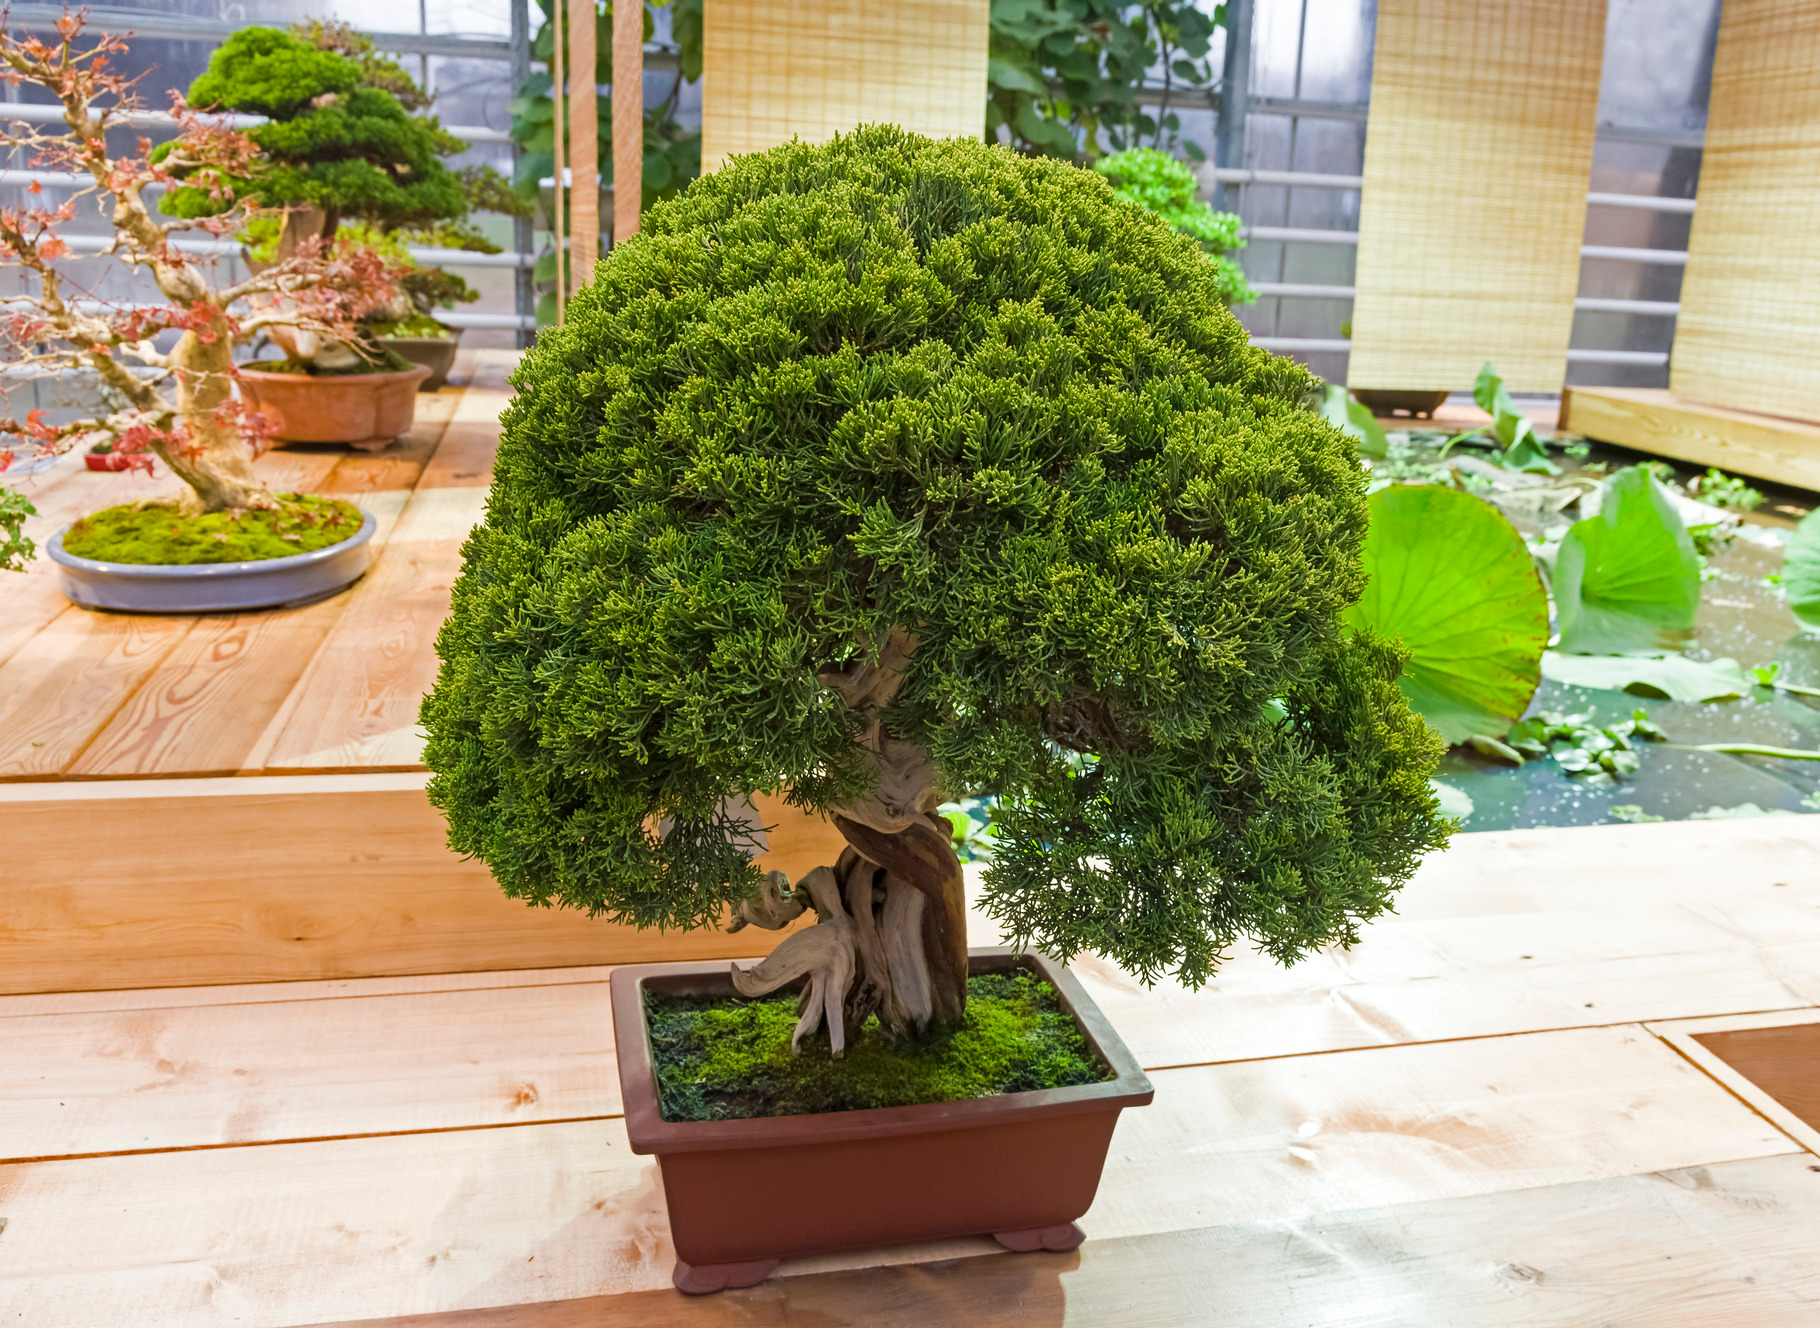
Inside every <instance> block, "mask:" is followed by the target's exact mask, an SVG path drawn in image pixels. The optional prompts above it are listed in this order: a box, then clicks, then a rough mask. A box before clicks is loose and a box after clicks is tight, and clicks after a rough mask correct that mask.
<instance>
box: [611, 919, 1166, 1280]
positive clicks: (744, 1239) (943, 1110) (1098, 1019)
mask: <svg viewBox="0 0 1820 1328" xmlns="http://www.w3.org/2000/svg"><path fill="white" fill-rule="evenodd" d="M971 955H972V963H971V965H970V971H972V972H974V973H986V972H994V971H999V970H1003V969H1008V968H1013V967H1028V968H1033V969H1035V970H1036V971H1037V972H1038V973H1040V974H1041V975H1042V976H1043V977H1044V978H1045V979H1046V980H1047V981H1048V982H1049V983H1050V984H1051V985H1052V986H1054V988H1055V989H1056V992H1057V993H1058V994H1059V996H1060V998H1061V1003H1062V1007H1063V1008H1064V1009H1065V1010H1067V1011H1068V1013H1069V1014H1070V1015H1072V1016H1073V1017H1074V1022H1075V1025H1076V1026H1077V1027H1078V1028H1079V1029H1080V1030H1081V1033H1082V1034H1083V1035H1084V1036H1085V1037H1086V1039H1087V1041H1088V1043H1089V1044H1090V1045H1091V1046H1092V1048H1093V1050H1094V1052H1095V1054H1096V1055H1098V1056H1099V1058H1100V1060H1101V1061H1102V1062H1103V1063H1104V1064H1105V1065H1106V1066H1107V1068H1108V1069H1109V1070H1111V1071H1112V1074H1113V1078H1111V1079H1108V1080H1106V1081H1105V1082H1103V1083H1097V1084H1082V1085H1079V1086H1076V1087H1072V1088H1053V1089H1044V1090H1042V1091H1039V1092H1030V1093H1004V1094H1000V1095H998V1096H996V1097H985V1098H971V1099H967V1100H965V1101H960V1102H932V1103H927V1104H923V1105H918V1106H910V1107H886V1108H880V1109H874V1110H866V1111H837V1112H823V1113H819V1114H815V1115H803V1116H772V1117H766V1118H763V1119H756V1120H726V1121H667V1120H665V1119H664V1118H663V1115H662V1113H661V1112H660V1110H659V1107H658V1100H657V1079H656V1075H655V1073H654V1071H653V1068H652V1057H651V1039H650V1034H649V1030H648V1028H647V1026H646V1023H645V1012H644V993H645V992H646V991H651V992H657V993H662V994H666V995H690V996H720V995H726V996H732V995H734V994H735V993H734V991H733V984H732V982H731V980H730V979H729V978H728V976H727V972H728V965H727V963H726V961H724V960H722V961H714V962H705V963H678V964H637V965H629V966H627V967H624V968H619V969H615V970H614V973H613V978H612V984H613V1031H614V1038H615V1046H616V1047H617V1048H618V1058H619V1083H620V1090H621V1092H622V1094H623V1096H624V1100H625V1109H626V1133H627V1134H628V1135H629V1136H630V1138H631V1143H632V1151H633V1152H635V1153H653V1154H656V1156H657V1161H658V1167H659V1170H660V1171H661V1172H662V1174H663V1183H664V1197H665V1200H666V1201H667V1203H668V1205H669V1210H670V1233H671V1238H672V1240H673V1241H674V1242H675V1246H676V1257H677V1266H676V1275H675V1280H676V1285H677V1286H678V1287H679V1288H680V1289H682V1290H684V1291H691V1292H702V1291H716V1290H719V1289H721V1288H722V1287H726V1286H749V1285H751V1284H752V1283H754V1282H757V1281H759V1280H761V1279H762V1278H764V1277H765V1276H767V1275H768V1274H769V1273H770V1271H771V1270H772V1269H773V1268H774V1267H776V1265H777V1261H778V1260H779V1259H782V1258H790V1257H794V1256H798V1255H806V1254H819V1253H825V1252H828V1251H831V1250H839V1249H854V1248H860V1247H864V1246H873V1245H888V1244H898V1243H902V1242H908V1241H922V1240H938V1239H942V1238H945V1237H952V1236H968V1235H992V1236H994V1237H996V1238H997V1239H998V1240H999V1241H1000V1242H1001V1243H1002V1244H1004V1245H1006V1246H1008V1247H1010V1248H1012V1249H1019V1250H1034V1249H1072V1248H1073V1247H1074V1246H1075V1245H1077V1244H1079V1243H1080V1240H1081V1233H1080V1230H1079V1228H1078V1227H1075V1226H1074V1225H1073V1222H1074V1220H1075V1219H1076V1218H1077V1217H1079V1216H1081V1214H1083V1213H1085V1212H1086V1211H1087V1209H1088V1207H1089V1205H1091V1204H1092V1202H1093V1195H1094V1191H1095V1190H1097V1189H1098V1188H1099V1183H1100V1170H1101V1168H1102V1167H1103V1166H1104V1164H1105V1161H1106V1150H1107V1148H1108V1147H1109V1145H1110V1144H1111V1142H1112V1129H1113V1126H1114V1125H1116V1124H1117V1123H1118V1118H1119V1112H1120V1111H1122V1110H1123V1109H1124V1108H1126V1107H1139V1106H1143V1105H1144V1104H1146V1103H1148V1102H1149V1101H1150V1099H1151V1098H1152V1096H1154V1093H1153V1090H1152V1089H1151V1086H1150V1080H1149V1079H1148V1078H1147V1077H1146V1076H1145V1074H1144V1071H1143V1069H1142V1068H1141V1067H1140V1066H1139V1065H1138V1063H1137V1061H1136V1060H1135V1059H1133V1057H1132V1055H1131V1053H1130V1052H1129V1051H1127V1050H1126V1048H1125V1044H1124V1043H1123V1042H1121V1041H1120V1040H1119V1037H1118V1035H1117V1034H1116V1033H1114V1032H1113V1031H1112V1026H1111V1025H1110V1024H1108V1023H1107V1022H1106V1018H1105V1016H1104V1015H1102V1014H1101V1013H1100V1012H1099V1009H1098V1007H1096V1006H1095V1005H1094V1004H1093V1002H1092V1001H1091V1000H1090V999H1088V996H1087V993H1086V992H1085V991H1083V990H1082V989H1081V985H1080V983H1078V982H1077V981H1075V978H1074V975H1073V974H1071V973H1069V972H1068V971H1067V970H1066V969H1065V968H1063V967H1062V966H1061V965H1059V964H1057V963H1055V962H1054V961H1052V960H1050V959H1047V958H1045V957H1044V956H1042V955H1039V954H1030V953H1026V954H1023V955H1018V954H1015V953H1014V952H1012V951H1010V950H1004V949H979V950H974V951H972V952H971Z"/></svg>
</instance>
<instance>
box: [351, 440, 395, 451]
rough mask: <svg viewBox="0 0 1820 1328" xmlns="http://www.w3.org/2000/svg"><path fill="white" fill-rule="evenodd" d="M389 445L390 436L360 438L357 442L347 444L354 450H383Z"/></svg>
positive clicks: (390, 443)
mask: <svg viewBox="0 0 1820 1328" xmlns="http://www.w3.org/2000/svg"><path fill="white" fill-rule="evenodd" d="M391 445H392V440H391V439H390V438H362V439H361V440H360V441H359V442H357V443H349V444H348V446H349V447H351V448H353V449H354V450H355V451H356V452H383V451H385V450H386V448H388V447H390V446H391Z"/></svg>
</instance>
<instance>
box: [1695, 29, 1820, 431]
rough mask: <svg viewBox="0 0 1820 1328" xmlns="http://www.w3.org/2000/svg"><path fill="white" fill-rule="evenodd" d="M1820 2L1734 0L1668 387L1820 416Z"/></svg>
mask: <svg viewBox="0 0 1820 1328" xmlns="http://www.w3.org/2000/svg"><path fill="white" fill-rule="evenodd" d="M1816 71H1820V0H1730V3H1728V4H1726V5H1725V7H1724V9H1723V10H1722V12H1721V14H1720V18H1719V35H1718V42H1717V45H1716V46H1715V48H1714V51H1713V73H1712V92H1711V97H1710V100H1709V102H1708V103H1707V114H1706V143H1705V149H1704V151H1703V152H1702V154H1701V158H1700V190H1699V195H1698V198H1699V208H1698V209H1697V210H1696V211H1695V212H1694V220H1693V229H1692V231H1691V233H1690V234H1689V236H1688V243H1687V252H1688V258H1687V273H1686V275H1685V276H1684V277H1683V278H1682V282H1681V314H1680V317H1679V318H1677V319H1676V322H1675V346H1674V352H1673V356H1672V359H1671V361H1670V367H1669V385H1670V387H1671V388H1672V389H1673V391H1674V392H1675V393H1676V395H1678V396H1683V397H1687V398H1689V399H1691V400H1694V401H1709V402H1712V403H1714V404H1716V405H1722V406H1733V407H1737V408H1739V409H1743V410H1761V411H1769V412H1771V413H1773V414H1777V415H1792V416H1795V417H1797V418H1800V419H1806V420H1820V375H1816V374H1815V372H1814V365H1815V363H1816V362H1817V361H1820V319H1816V318H1815V317H1814V309H1815V306H1816V305H1820V232H1816V230H1815V227H1814V224H1813V189H1814V180H1815V178H1816V176H1820V135H1817V134H1816V133H1815V132H1814V126H1815V125H1816V124H1820V73H1817V72H1816Z"/></svg>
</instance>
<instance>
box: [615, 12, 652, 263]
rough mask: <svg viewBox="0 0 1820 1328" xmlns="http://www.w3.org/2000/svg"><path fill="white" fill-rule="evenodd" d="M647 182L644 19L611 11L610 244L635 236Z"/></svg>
mask: <svg viewBox="0 0 1820 1328" xmlns="http://www.w3.org/2000/svg"><path fill="white" fill-rule="evenodd" d="M644 183H645V16H644V14H643V13H642V12H640V11H639V10H637V9H633V8H630V7H627V8H624V9H616V10H614V11H613V243H614V244H618V243H619V242H620V241H621V240H629V239H631V238H632V236H634V235H636V234H638V214H639V210H640V209H641V208H642V207H643V204H644Z"/></svg>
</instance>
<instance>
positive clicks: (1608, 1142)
mask: <svg viewBox="0 0 1820 1328" xmlns="http://www.w3.org/2000/svg"><path fill="white" fill-rule="evenodd" d="M1152 1079H1153V1080H1154V1081H1155V1083H1156V1086H1157V1096H1156V1101H1155V1102H1154V1103H1152V1104H1151V1105H1150V1106H1148V1107H1145V1108H1143V1109H1141V1110H1138V1111H1128V1112H1126V1113H1125V1114H1124V1115H1123V1116H1121V1117H1120V1119H1119V1128H1118V1131H1117V1133H1116V1134H1115V1135H1114V1136H1113V1142H1112V1152H1111V1154H1110V1155H1109V1156H1108V1158H1107V1159H1106V1171H1105V1175H1104V1178H1103V1179H1102V1181H1101V1184H1100V1192H1099V1197H1098V1198H1097V1199H1096V1200H1095V1201H1094V1205H1093V1208H1092V1209H1090V1210H1089V1212H1088V1214H1087V1216H1086V1217H1084V1218H1082V1219H1081V1225H1082V1226H1083V1227H1085V1228H1086V1230H1087V1231H1088V1232H1089V1233H1090V1234H1092V1235H1096V1236H1098V1235H1109V1236H1110V1235H1116V1236H1126V1235H1138V1234H1144V1233H1149V1232H1158V1231H1174V1230H1182V1229H1186V1228H1190V1227H1201V1226H1214V1225H1219V1224H1223V1223H1228V1222H1253V1221H1263V1220H1281V1219H1286V1218H1296V1217H1302V1216H1306V1215H1308V1214H1311V1213H1319V1212H1333V1211H1336V1210H1340V1209H1345V1208H1363V1207H1374V1206H1379V1205H1384V1204H1392V1203H1414V1202H1419V1201H1422V1200H1426V1199H1437V1198H1448V1197H1459V1196H1463V1195H1468V1194H1483V1193H1489V1192H1493V1191H1499V1190H1515V1189H1529V1188H1532V1187H1534V1186H1540V1185H1561V1184H1566V1183H1569V1182H1572V1181H1579V1180H1590V1179H1593V1178H1595V1177H1598V1176H1616V1175H1629V1174H1633V1173H1640V1172H1646V1171H1658V1170H1664V1169H1668V1168H1673V1167H1686V1166H1695V1165H1699V1164H1703V1163H1710V1162H1722V1161H1731V1160H1735V1159H1738V1158H1745V1157H1765V1156H1769V1155H1772V1154H1777V1153H1786V1152H1790V1151H1792V1150H1793V1149H1794V1148H1795V1145H1794V1144H1793V1143H1791V1142H1790V1141H1789V1140H1788V1139H1787V1138H1786V1137H1785V1136H1784V1135H1783V1134H1782V1133H1781V1132H1780V1131H1778V1130H1776V1129H1774V1128H1772V1127H1771V1126H1770V1125H1769V1124H1768V1123H1767V1122H1765V1121H1764V1120H1762V1119H1761V1118H1760V1117H1758V1116H1757V1115H1756V1114H1755V1113H1754V1112H1752V1111H1750V1110H1748V1109H1747V1108H1745V1107H1744V1106H1743V1104H1741V1103H1739V1102H1738V1101H1737V1100H1736V1099H1734V1098H1733V1097H1732V1096H1731V1095H1730V1094H1729V1093H1727V1092H1725V1091H1724V1090H1723V1089H1722V1088H1720V1087H1719V1086H1718V1085H1717V1084H1715V1083H1713V1082H1712V1081H1711V1080H1710V1079H1708V1078H1707V1077H1706V1076H1705V1075H1703V1074H1701V1073H1700V1072H1699V1071H1698V1070H1696V1069H1695V1068H1694V1067H1693V1066H1691V1065H1689V1064H1688V1063H1687V1062H1686V1061H1684V1060H1683V1059H1682V1058H1681V1057H1680V1056H1678V1055H1676V1054H1675V1053H1674V1052H1673V1051H1672V1050H1670V1049H1669V1048H1668V1047H1665V1046H1663V1045H1662V1043H1661V1042H1660V1041H1658V1040H1657V1039H1656V1038H1654V1037H1652V1036H1650V1035H1649V1034H1648V1033H1646V1032H1644V1030H1643V1029H1641V1028H1638V1027H1634V1026H1632V1027H1615V1028H1587V1029H1575V1030H1570V1031H1565V1032H1554V1033H1528V1034H1523V1035H1520V1036H1516V1037H1503V1038H1478V1039H1473V1040H1470V1041H1462V1042H1439V1043H1428V1044H1425V1045H1419V1046H1403V1047H1383V1048H1375V1049H1372V1050H1368V1051H1342V1052H1333V1053H1329V1054H1326V1055H1316V1056H1293V1057H1287V1058H1284V1059H1280V1060H1269V1061H1245V1062H1240V1063H1237V1064H1230V1065H1213V1066H1196V1067H1191V1068H1185V1069H1178V1070H1165V1071H1162V1072H1160V1073H1157V1074H1154V1075H1152Z"/></svg>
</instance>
